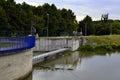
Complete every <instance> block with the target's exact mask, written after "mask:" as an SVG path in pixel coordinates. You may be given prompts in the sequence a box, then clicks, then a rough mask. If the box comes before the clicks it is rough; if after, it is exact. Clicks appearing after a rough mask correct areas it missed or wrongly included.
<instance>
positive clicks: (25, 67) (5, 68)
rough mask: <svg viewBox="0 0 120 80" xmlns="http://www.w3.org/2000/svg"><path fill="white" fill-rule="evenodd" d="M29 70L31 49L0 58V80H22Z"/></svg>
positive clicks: (30, 68)
mask: <svg viewBox="0 0 120 80" xmlns="http://www.w3.org/2000/svg"><path fill="white" fill-rule="evenodd" d="M31 70H32V50H31V49H28V50H23V51H18V52H12V53H10V54H8V55H4V56H0V80H17V79H19V78H24V77H25V76H26V75H28V74H29V73H30V72H31Z"/></svg>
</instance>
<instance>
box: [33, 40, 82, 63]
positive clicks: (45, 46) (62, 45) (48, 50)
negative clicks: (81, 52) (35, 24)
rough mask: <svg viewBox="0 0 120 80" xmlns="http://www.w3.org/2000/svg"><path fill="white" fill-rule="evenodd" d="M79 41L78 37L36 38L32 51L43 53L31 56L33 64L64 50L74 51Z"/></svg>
mask: <svg viewBox="0 0 120 80" xmlns="http://www.w3.org/2000/svg"><path fill="white" fill-rule="evenodd" d="M79 42H80V40H79V39H78V38H37V39H36V46H35V48H34V51H37V52H44V53H43V54H40V55H36V56H34V57H33V65H35V64H37V63H39V62H42V61H44V60H45V59H46V58H47V57H50V56H53V55H57V54H60V53H62V52H64V51H67V50H71V51H75V50H77V49H78V48H79V46H80V43H79Z"/></svg>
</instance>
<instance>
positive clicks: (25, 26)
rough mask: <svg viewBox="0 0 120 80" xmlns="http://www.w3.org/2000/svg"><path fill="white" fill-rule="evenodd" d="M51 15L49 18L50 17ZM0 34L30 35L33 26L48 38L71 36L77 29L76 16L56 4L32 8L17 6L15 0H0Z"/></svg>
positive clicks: (23, 5) (25, 4)
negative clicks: (62, 35)
mask: <svg viewBox="0 0 120 80" xmlns="http://www.w3.org/2000/svg"><path fill="white" fill-rule="evenodd" d="M48 14H49V16H48ZM0 20H1V21H0V32H1V33H0V34H1V35H2V34H3V33H4V32H12V33H15V34H18V35H20V34H22V33H27V34H30V31H31V26H33V27H34V28H36V33H38V34H39V35H40V36H46V33H47V27H48V29H49V36H59V35H61V34H64V33H67V34H71V33H72V32H73V31H74V30H75V29H76V28H75V27H76V26H75V25H76V24H77V23H75V21H76V16H75V15H74V13H73V12H72V10H70V9H65V8H63V9H57V7H56V6H55V5H54V4H51V5H50V4H48V3H45V4H43V5H39V6H37V7H36V6H32V5H29V4H27V3H25V2H23V3H22V4H16V2H15V1H14V0H0Z"/></svg>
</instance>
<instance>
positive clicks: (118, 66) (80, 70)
mask: <svg viewBox="0 0 120 80" xmlns="http://www.w3.org/2000/svg"><path fill="white" fill-rule="evenodd" d="M39 65H40V66H42V68H41V67H40V66H39ZM43 67H44V68H43ZM27 80H120V53H119V52H109V53H108V52H98V53H96V52H89V53H88V52H87V53H81V52H73V53H72V54H71V55H68V56H65V55H62V56H61V57H58V58H56V59H53V60H49V61H46V62H45V63H44V64H43V63H42V64H38V65H37V66H35V67H34V69H33V72H32V74H31V76H30V77H28V79H27Z"/></svg>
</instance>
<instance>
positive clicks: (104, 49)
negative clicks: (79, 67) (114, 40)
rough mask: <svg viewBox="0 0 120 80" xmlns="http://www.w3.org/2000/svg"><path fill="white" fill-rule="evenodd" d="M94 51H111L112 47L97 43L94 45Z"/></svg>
mask: <svg viewBox="0 0 120 80" xmlns="http://www.w3.org/2000/svg"><path fill="white" fill-rule="evenodd" d="M95 50H96V51H112V50H113V48H112V46H111V45H98V46H96V47H95Z"/></svg>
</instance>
